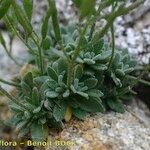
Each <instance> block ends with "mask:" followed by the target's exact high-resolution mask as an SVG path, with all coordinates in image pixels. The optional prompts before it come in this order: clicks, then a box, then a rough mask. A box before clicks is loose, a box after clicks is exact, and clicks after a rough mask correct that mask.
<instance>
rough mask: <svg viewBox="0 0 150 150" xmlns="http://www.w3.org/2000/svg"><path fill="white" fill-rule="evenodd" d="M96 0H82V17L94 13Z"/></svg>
mask: <svg viewBox="0 0 150 150" xmlns="http://www.w3.org/2000/svg"><path fill="white" fill-rule="evenodd" d="M95 2H96V0H82V4H81V6H80V10H81V18H84V17H86V16H89V15H91V14H92V13H94V10H95ZM85 6H86V7H85Z"/></svg>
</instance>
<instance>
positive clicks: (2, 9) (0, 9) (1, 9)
mask: <svg viewBox="0 0 150 150" xmlns="http://www.w3.org/2000/svg"><path fill="white" fill-rule="evenodd" d="M10 5H11V0H3V1H2V2H1V3H0V19H1V18H3V17H4V16H5V14H6V13H7V11H8V9H9V7H10Z"/></svg>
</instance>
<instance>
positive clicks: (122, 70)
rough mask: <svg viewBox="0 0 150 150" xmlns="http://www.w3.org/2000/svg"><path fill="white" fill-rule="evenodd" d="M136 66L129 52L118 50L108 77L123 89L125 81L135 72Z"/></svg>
mask: <svg viewBox="0 0 150 150" xmlns="http://www.w3.org/2000/svg"><path fill="white" fill-rule="evenodd" d="M135 66H136V62H135V61H134V60H133V59H131V57H130V55H129V53H128V50H126V49H123V50H120V51H119V50H117V51H116V53H115V56H114V59H113V61H112V63H111V66H110V68H109V69H108V71H107V73H106V75H108V76H109V77H110V78H111V79H112V80H113V82H114V83H115V85H116V86H119V87H122V86H123V84H122V81H123V79H124V78H125V77H126V76H127V75H128V74H130V73H132V72H133V71H134V68H135Z"/></svg>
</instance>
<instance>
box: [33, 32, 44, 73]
mask: <svg viewBox="0 0 150 150" xmlns="http://www.w3.org/2000/svg"><path fill="white" fill-rule="evenodd" d="M31 37H32V40H33V41H34V43H35V44H36V46H37V48H38V52H39V60H40V66H39V67H40V70H41V75H43V74H44V64H43V63H44V62H43V57H42V49H41V47H40V46H39V44H38V42H37V40H36V39H35V37H34V36H33V34H32V35H31Z"/></svg>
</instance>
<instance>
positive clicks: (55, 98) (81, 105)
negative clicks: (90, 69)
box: [41, 59, 104, 121]
mask: <svg viewBox="0 0 150 150" xmlns="http://www.w3.org/2000/svg"><path fill="white" fill-rule="evenodd" d="M66 70H67V64H66V65H65V60H63V59H59V60H58V61H56V62H54V63H53V64H52V65H51V66H49V67H48V69H47V74H48V76H49V79H47V80H45V83H44V84H43V85H42V86H41V88H42V93H43V97H45V100H46V103H47V104H49V105H53V106H54V108H53V116H54V118H55V119H56V120H57V121H62V120H64V119H65V120H67V119H66V117H67V114H66V113H67V112H68V111H69V115H70V114H73V115H74V116H76V117H77V118H79V119H83V118H84V117H85V116H86V114H87V113H90V112H100V111H104V107H103V106H102V101H101V97H102V96H103V93H102V92H101V91H100V90H98V89H97V88H96V86H97V83H98V80H97V79H96V78H89V77H87V76H84V74H83V72H84V71H83V66H82V65H76V66H75V69H74V77H73V82H72V85H71V86H70V87H68V85H67V80H66ZM47 107H49V106H47ZM68 109H69V110H68Z"/></svg>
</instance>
